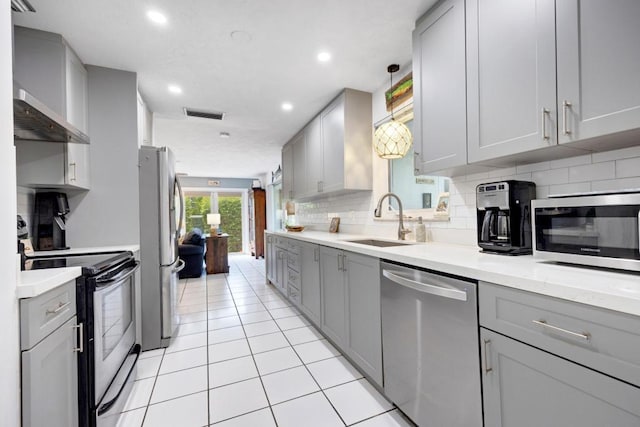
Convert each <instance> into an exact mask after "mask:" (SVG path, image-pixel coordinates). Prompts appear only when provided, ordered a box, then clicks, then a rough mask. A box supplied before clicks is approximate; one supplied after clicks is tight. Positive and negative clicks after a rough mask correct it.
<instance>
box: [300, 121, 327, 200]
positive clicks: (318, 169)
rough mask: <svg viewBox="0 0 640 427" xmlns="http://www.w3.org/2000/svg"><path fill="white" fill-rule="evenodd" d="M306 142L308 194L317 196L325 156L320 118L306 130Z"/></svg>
mask: <svg viewBox="0 0 640 427" xmlns="http://www.w3.org/2000/svg"><path fill="white" fill-rule="evenodd" d="M304 136H305V142H306V144H307V150H306V153H307V159H306V170H307V173H306V176H307V184H306V188H307V191H306V192H307V193H309V194H315V193H318V192H319V191H320V190H321V185H322V177H323V168H324V159H323V158H324V155H323V153H322V132H321V126H320V116H317V117H315V118H314V119H313V120H311V122H309V124H308V125H307V126H306V127H305V128H304Z"/></svg>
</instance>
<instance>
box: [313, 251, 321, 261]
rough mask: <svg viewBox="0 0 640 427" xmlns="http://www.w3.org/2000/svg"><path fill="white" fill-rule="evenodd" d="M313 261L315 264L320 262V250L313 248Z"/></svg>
mask: <svg viewBox="0 0 640 427" xmlns="http://www.w3.org/2000/svg"><path fill="white" fill-rule="evenodd" d="M313 260H314V261H315V262H318V261H320V249H319V248H313Z"/></svg>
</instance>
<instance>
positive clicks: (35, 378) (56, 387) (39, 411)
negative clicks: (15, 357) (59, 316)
mask: <svg viewBox="0 0 640 427" xmlns="http://www.w3.org/2000/svg"><path fill="white" fill-rule="evenodd" d="M75 326H76V317H75V316H74V317H72V318H71V319H69V320H68V321H67V322H66V323H65V324H63V325H62V326H60V327H59V328H58V329H56V331H55V332H53V333H52V334H51V335H49V336H48V337H46V338H45V339H44V340H42V341H40V342H39V343H38V344H37V345H36V346H35V347H33V348H31V349H29V350H27V351H23V352H22V423H23V425H24V426H25V427H28V426H50V427H70V426H77V425H78V357H77V353H75V352H74V348H75V347H76V340H77V333H76V329H75Z"/></svg>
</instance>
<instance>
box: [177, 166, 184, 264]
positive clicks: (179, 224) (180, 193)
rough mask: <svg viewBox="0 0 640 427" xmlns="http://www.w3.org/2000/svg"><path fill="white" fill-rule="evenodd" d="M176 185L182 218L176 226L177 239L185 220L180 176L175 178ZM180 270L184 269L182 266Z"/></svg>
mask: <svg viewBox="0 0 640 427" xmlns="http://www.w3.org/2000/svg"><path fill="white" fill-rule="evenodd" d="M175 187H176V188H177V189H178V197H179V198H180V217H179V218H180V220H179V221H178V225H177V227H176V241H177V240H178V239H179V238H180V227H182V221H184V194H183V193H182V185H180V181H179V180H178V177H176V178H175ZM183 268H184V267H183ZM180 270H182V268H181V269H180Z"/></svg>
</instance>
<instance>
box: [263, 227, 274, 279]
mask: <svg viewBox="0 0 640 427" xmlns="http://www.w3.org/2000/svg"><path fill="white" fill-rule="evenodd" d="M275 238H276V237H275V236H271V235H269V234H267V235H265V236H264V240H265V245H264V247H265V251H264V252H265V270H266V275H267V280H268V281H269V282H271V283H273V282H275V280H276V278H275V276H276V274H275V271H276V263H275V257H276V253H275V248H276V245H275V243H274V240H275Z"/></svg>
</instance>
